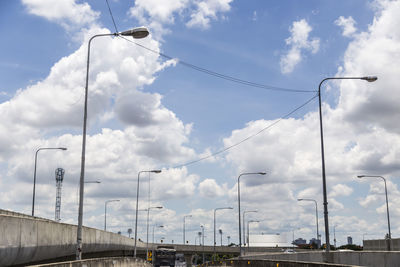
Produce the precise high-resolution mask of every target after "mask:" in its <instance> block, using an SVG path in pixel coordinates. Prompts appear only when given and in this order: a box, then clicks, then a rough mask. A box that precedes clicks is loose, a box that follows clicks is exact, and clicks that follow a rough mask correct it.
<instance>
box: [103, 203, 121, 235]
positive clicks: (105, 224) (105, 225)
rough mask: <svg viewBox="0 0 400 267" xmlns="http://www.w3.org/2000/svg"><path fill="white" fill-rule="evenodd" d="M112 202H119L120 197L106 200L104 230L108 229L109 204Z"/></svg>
mask: <svg viewBox="0 0 400 267" xmlns="http://www.w3.org/2000/svg"><path fill="white" fill-rule="evenodd" d="M110 202H119V199H110V200H106V202H104V231H107V204H108V203H110Z"/></svg>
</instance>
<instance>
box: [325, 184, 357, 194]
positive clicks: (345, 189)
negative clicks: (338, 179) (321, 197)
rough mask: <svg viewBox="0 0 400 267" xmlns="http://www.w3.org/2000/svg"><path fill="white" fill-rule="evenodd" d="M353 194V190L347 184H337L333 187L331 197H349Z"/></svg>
mask: <svg viewBox="0 0 400 267" xmlns="http://www.w3.org/2000/svg"><path fill="white" fill-rule="evenodd" d="M351 193H353V188H351V187H349V186H347V185H345V184H336V185H334V186H332V188H331V191H330V192H329V197H337V196H349V195H351Z"/></svg>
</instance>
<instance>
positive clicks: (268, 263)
mask: <svg viewBox="0 0 400 267" xmlns="http://www.w3.org/2000/svg"><path fill="white" fill-rule="evenodd" d="M203 266H204V265H203ZM207 266H232V267H249V266H251V267H360V266H356V265H346V264H334V263H322V262H304V261H286V260H238V259H235V260H229V261H225V262H216V263H211V264H210V263H209V264H207Z"/></svg>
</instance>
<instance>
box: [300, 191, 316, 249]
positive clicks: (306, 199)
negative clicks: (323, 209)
mask: <svg viewBox="0 0 400 267" xmlns="http://www.w3.org/2000/svg"><path fill="white" fill-rule="evenodd" d="M297 201H312V202H314V203H315V222H316V224H317V242H318V241H319V230H318V204H317V201H316V200H315V199H311V198H299V199H297ZM319 245H320V244H319V243H318V244H317V248H319Z"/></svg>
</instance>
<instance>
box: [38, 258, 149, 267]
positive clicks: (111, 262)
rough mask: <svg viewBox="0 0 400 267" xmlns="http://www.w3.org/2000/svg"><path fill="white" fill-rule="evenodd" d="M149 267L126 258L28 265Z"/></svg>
mask: <svg viewBox="0 0 400 267" xmlns="http://www.w3.org/2000/svg"><path fill="white" fill-rule="evenodd" d="M82 266H85V267H98V266H101V267H128V266H130V267H151V266H152V265H151V264H150V263H147V262H145V261H144V260H142V259H135V258H128V257H113V258H98V259H89V260H81V261H66V262H59V263H49V264H40V265H30V267H82Z"/></svg>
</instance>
